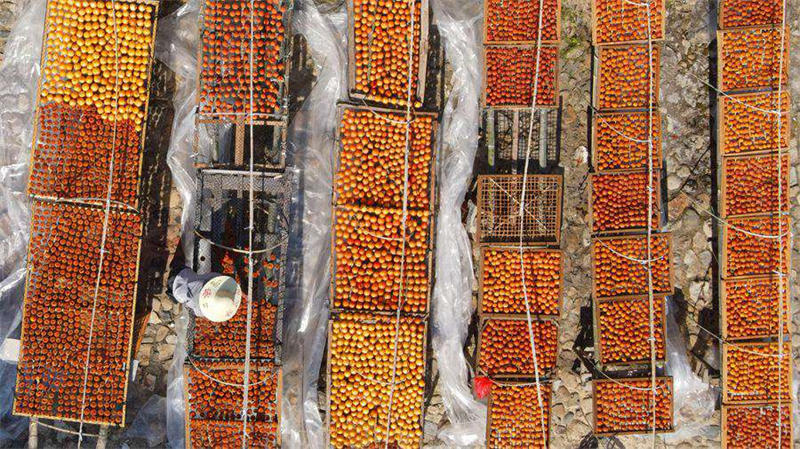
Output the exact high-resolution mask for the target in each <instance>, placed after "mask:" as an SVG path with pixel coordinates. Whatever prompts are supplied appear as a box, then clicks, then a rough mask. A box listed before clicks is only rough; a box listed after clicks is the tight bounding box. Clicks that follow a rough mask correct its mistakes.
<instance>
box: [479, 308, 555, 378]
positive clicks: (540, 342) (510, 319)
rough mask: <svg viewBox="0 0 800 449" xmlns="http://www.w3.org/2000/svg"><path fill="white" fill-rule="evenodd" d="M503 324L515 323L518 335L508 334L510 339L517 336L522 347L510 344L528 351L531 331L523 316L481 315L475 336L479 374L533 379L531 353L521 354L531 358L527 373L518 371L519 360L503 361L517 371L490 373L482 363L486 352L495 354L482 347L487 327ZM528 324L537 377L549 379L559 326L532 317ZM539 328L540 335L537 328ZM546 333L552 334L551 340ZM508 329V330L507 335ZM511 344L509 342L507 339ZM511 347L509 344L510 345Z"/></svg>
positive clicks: (534, 374)
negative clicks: (531, 326) (534, 346)
mask: <svg viewBox="0 0 800 449" xmlns="http://www.w3.org/2000/svg"><path fill="white" fill-rule="evenodd" d="M493 322H494V323H504V324H506V323H507V324H508V325H512V326H517V329H515V330H517V331H519V334H516V335H511V336H510V338H516V339H518V340H519V341H516V343H518V344H519V345H521V346H516V345H514V346H513V347H514V348H515V349H516V348H519V347H521V348H525V349H524V350H525V351H527V352H530V333H529V330H528V324H527V323H528V320H527V317H526V316H525V315H524V314H523V315H519V314H517V315H506V316H502V317H499V316H498V317H482V318H481V323H480V330H479V332H478V338H477V344H476V348H477V357H476V365H477V371H478V373H479V375H482V376H487V377H490V378H492V379H508V380H519V379H534V378H535V377H536V373H535V370H534V369H533V363H532V359H533V356H532V354H528V355H526V356H525V357H523V359H524V360H527V359H528V358H530V359H531V369H530V371H529V372H527V371H526V372H520V371H519V370H520V369H524V368H522V367H521V366H520V363H521V362H522V361H520V362H506V365H508V364H514V365H516V366H515V369H517V372H509V371H503V372H489V371H487V370H486V369H485V368H484V366H483V361H484V356H485V355H486V354H490V355H492V356H495V355H498V354H496V353H494V352H491V351H488V350H487V348H485V347H484V345H485V344H487V336H486V335H484V333H485V332H486V331H487V328H488V327H489V326H490V323H493ZM531 324H532V325H533V327H534V344H535V345H536V354H537V355H536V362H537V365H538V369H539V377H540V378H548V377H549V376H550V375H551V374H552V372H553V370H554V369H555V367H556V360H557V358H558V327H557V325H556V322H555V321H553V320H533V321H532V322H531ZM537 329H538V331H539V334H537V333H536V331H537ZM545 332H550V333H551V336H552V337H553V339H552V340H548V339H547V336H548V335H546V334H545ZM510 333H511V332H509V333H507V335H509V334H510ZM509 343H510V342H509ZM510 347H511V346H510ZM510 347H509V348H510Z"/></svg>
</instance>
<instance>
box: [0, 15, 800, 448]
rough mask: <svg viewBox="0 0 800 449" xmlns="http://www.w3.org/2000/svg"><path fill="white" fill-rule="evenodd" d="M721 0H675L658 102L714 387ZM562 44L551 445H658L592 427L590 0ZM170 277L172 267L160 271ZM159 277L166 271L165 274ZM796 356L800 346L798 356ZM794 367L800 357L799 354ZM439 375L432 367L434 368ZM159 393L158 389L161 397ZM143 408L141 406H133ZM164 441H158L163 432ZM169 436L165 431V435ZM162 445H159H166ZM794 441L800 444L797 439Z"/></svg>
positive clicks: (152, 328)
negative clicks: (558, 285) (588, 348)
mask: <svg viewBox="0 0 800 449" xmlns="http://www.w3.org/2000/svg"><path fill="white" fill-rule="evenodd" d="M22 3H24V0H0V58H2V47H3V44H4V43H5V39H6V37H7V35H8V32H9V30H10V29H11V27H12V26H13V22H14V18H15V16H16V13H17V12H18V8H19V5H20V4H22ZM715 3H716V2H710V1H701V0H687V1H680V2H678V1H670V2H667V9H668V16H667V20H668V22H667V33H666V39H665V41H664V47H665V50H664V58H663V60H662V66H661V69H662V79H661V82H662V85H661V86H662V89H661V91H662V97H661V105H662V106H661V108H662V113H664V115H665V121H664V125H665V128H664V129H665V133H664V148H663V152H664V154H665V156H666V166H667V174H668V176H667V179H666V184H667V189H668V201H669V224H668V226H667V228H666V229H667V230H668V231H671V232H672V233H673V235H674V248H673V254H674V257H673V259H674V260H673V263H674V265H675V274H676V279H675V281H676V289H677V294H676V295H675V298H674V300H673V304H674V311H673V312H674V315H675V317H676V320H677V322H678V328H679V334H680V335H678V336H677V337H679V338H680V339H682V340H684V341H685V342H686V343H685V344H686V345H687V346H688V348H689V350H688V352H687V353H688V361H689V365H690V367H691V369H692V371H693V372H695V373H696V374H697V375H698V376H699V378H700V379H702V380H704V381H706V382H708V383H710V384H712V385H717V384H718V379H717V374H718V373H717V370H716V369H717V368H718V367H719V361H718V355H717V354H718V353H719V351H718V342H717V341H716V340H715V339H713V338H710V337H709V335H708V333H706V332H704V331H702V330H701V328H700V326H702V327H705V328H707V329H709V330H711V331H712V332H715V333H718V331H717V329H718V327H717V324H716V323H717V319H718V318H717V317H718V312H717V310H716V309H715V307H716V303H717V301H716V299H715V298H714V297H713V294H714V293H713V292H714V289H712V284H713V281H714V278H713V276H714V274H713V269H712V267H713V266H714V264H715V262H716V258H717V254H715V252H714V249H713V247H712V243H713V241H714V238H715V237H716V230H715V227H716V226H717V224H718V223H717V222H716V220H714V219H713V218H712V217H711V215H710V214H709V211H710V208H711V205H712V204H713V202H714V195H715V194H714V192H712V185H713V183H712V177H713V176H715V173H714V172H713V171H712V167H711V163H712V161H713V160H715V157H716V155H715V151H716V150H715V148H714V147H713V145H712V144H713V142H714V139H713V136H712V131H711V129H712V128H711V125H713V120H714V117H713V115H712V111H711V110H710V104H712V101H713V98H714V97H715V94H714V93H713V91H711V90H710V89H709V88H708V87H707V86H706V85H705V84H704V83H703V81H705V80H708V79H709V65H710V62H713V59H714V57H715V49H714V48H713V47H712V46H711V43H712V41H713V38H714V33H715V29H716V15H715V11H714V9H715ZM798 3H800V2H798V1H797V0H794V1H792V2H790V13H789V15H788V17H797V16H798V14H800V5H799V4H798ZM562 8H563V11H562V19H563V20H562V44H561V71H560V86H561V96H562V98H563V102H564V103H563V123H562V131H563V134H562V141H561V148H562V151H561V158H562V166H563V168H564V175H565V195H564V228H563V245H562V247H563V249H564V251H565V254H566V255H567V260H566V266H565V287H566V288H565V297H564V309H563V316H562V318H561V321H560V336H559V348H560V349H559V350H560V353H559V357H558V368H557V371H556V374H555V377H556V378H557V380H556V381H555V382H554V388H553V391H554V399H553V407H552V410H551V413H552V447H553V448H576V447H596V446H594V445H595V444H597V443H599V444H600V446H601V447H616V448H622V447H624V448H630V449H632V448H639V447H641V448H645V447H651V441H650V440H649V438H648V437H642V436H625V437H619V438H613V439H602V440H601V441H599V442H597V441H594V440H593V438H592V437H591V433H592V418H593V416H592V399H591V389H590V384H589V382H588V380H589V378H590V375H589V373H588V371H587V369H586V368H585V366H583V365H582V364H581V363H580V362H579V361H578V359H577V356H576V354H575V352H574V351H573V346H574V345H575V343H576V340H578V339H579V334H580V333H581V330H582V325H581V316H580V313H579V311H580V310H581V308H585V307H588V306H589V305H590V301H591V296H590V294H591V278H590V274H591V269H590V254H589V242H590V238H589V237H590V235H589V229H588V227H587V224H588V199H587V174H588V164H587V161H588V159H589V157H590V154H589V150H588V139H587V136H588V130H587V127H588V123H587V121H588V120H587V118H588V114H587V111H588V108H589V104H590V84H591V70H592V69H591V68H592V64H591V62H592V61H591V58H592V52H591V47H590V37H591V33H590V19H591V18H590V9H589V2H588V1H586V0H563V1H562ZM791 26H792V33H791V45H792V48H794V49H800V23H798V22H797V21H792V22H791ZM791 54H792V62H793V64H792V70H793V73H794V74H795V75H797V72H798V70H800V51H793V52H791ZM790 87H791V92H792V96H793V99H794V102H793V111H792V117H793V121H792V126H793V132H792V140H791V145H792V150H793V151H792V173H791V196H792V209H791V214H792V217H793V219H794V234H795V235H800V204H798V202H797V198H798V193H799V191H800V188H799V187H798V182H797V180H798V177H800V160H799V159H798V157H797V148H798V142H800V137H798V136H800V125H799V124H798V121H799V120H798V119H799V118H800V116H798V105H799V104H800V95H799V94H800V76H794V77H793V78H792V80H791V84H790ZM162 193H164V196H163V203H162V204H161V205H160V206H161V209H160V214H161V215H160V216H161V218H162V219H163V220H164V221H165V227H166V231H165V236H164V237H163V238H162V237H159V240H158V241H157V242H154V243H153V245H154V247H157V248H159V249H160V251H161V252H160V253H159V255H158V256H157V257H156V258H155V259H156V260H157V261H158V263H159V264H160V265H161V266H162V267H165V266H166V264H167V262H168V260H169V258H170V255H171V254H173V252H174V250H175V248H176V246H177V243H178V238H179V236H178V227H179V218H180V210H181V205H180V198H179V197H178V195H177V192H175V191H174V190H172V191H169V190H168V189H167V191H166V192H162ZM793 250H794V251H793V265H792V267H793V270H792V275H793V276H794V278H795V279H797V275H798V271H799V270H800V254H799V253H800V239H795V240H794V246H793ZM162 274H163V272H162ZM157 282H161V286H162V287H163V284H164V282H165V279H163V276H161V278H159V279H158V280H157ZM792 298H793V304H792V306H793V309H792V310H793V311H795V313H794V314H793V316H792V319H793V323H794V329H796V330H797V329H800V304H798V303H797V302H798V298H800V287H798V284H797V283H796V282H795V283H793V285H792ZM150 299H152V312H151V313H150V316H149V319H148V323H147V327H146V330H145V333H144V338H143V341H142V344H141V346H140V348H139V352H138V354H137V355H136V359H137V360H138V364H139V368H138V371H137V375H136V380H135V382H134V383H135V385H134V387H133V388H132V389H131V391H132V394H133V395H135V396H136V397H137V398H138V402H139V403H144V401H145V400H146V399H148V398H149V397H151V396H152V395H153V394H156V395H161V396H163V395H164V394H165V390H166V377H167V370H168V369H169V367H170V365H171V363H172V356H173V352H174V349H175V342H176V335H175V332H174V329H173V326H174V318H175V317H176V316H177V315H178V313H179V312H180V306H179V305H178V304H175V303H174V302H173V301H172V300H171V299H169V298H168V297H167V296H166V295H165V294H164V293H163V288H160V289H153V291H152V293H151V294H150ZM792 341H793V346H794V347H797V346H800V334H798V333H795V334H793V335H792ZM795 354H797V353H796V352H795ZM795 357H797V355H796V356H795ZM795 362H796V363H795V366H797V365H798V363H797V362H798V361H797V360H795ZM434 378H435V376H434ZM155 398H156V399H157V396H156V397H155ZM131 416H134V413H131ZM446 422H447V419H446V415H445V414H444V408H443V406H442V404H441V398H440V397H439V396H438V394H435V393H434V395H433V397H432V398H430V401H429V404H428V406H427V409H426V420H425V447H426V448H439V447H443V445H441V443H439V442H437V440H436V433H437V431H438V429H439V428H440V426H442V425H444V424H446ZM695 424H696V425H697V426H696V428H697V429H699V430H698V431H697V435H696V436H694V437H692V438H685V437H682V436H680V435H678V436H673V437H667V438H666V439H665V438H662V437H659V438H658V440H657V444H656V447H670V448H681V449H682V448H704V447H709V448H710V447H719V446H720V429H719V413H718V412H716V413H714V414H713V415H712V416H711V417H709V418H708V419H707V420H706V421H705V422H700V423H695ZM45 435H47V436H46V438H44V443H45V444H44V445H45V446H49V447H62V446H63V444H64V442H65V441H67V440H66V439H65V438H66V437H65V436H64V435H63V434H53V433H52V432H50V433H47V432H45ZM156 439H157V438H156ZM112 441H115V442H117V445H119V444H120V443H119V442H121V441H128V444H129V445H130V447H140V445H142V446H143V445H145V442H144V439H142V438H139V439H136V438H129V436H128V437H126V436H125V435H124V433H123V431H118V432H114V434H113V435H112ZM162 441H163V439H162ZM159 444H160V442H159ZM796 447H798V445H797V444H796Z"/></svg>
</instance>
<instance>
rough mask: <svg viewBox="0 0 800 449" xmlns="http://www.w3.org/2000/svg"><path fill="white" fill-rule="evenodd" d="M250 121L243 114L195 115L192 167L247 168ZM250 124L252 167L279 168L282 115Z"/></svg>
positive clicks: (282, 147)
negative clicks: (215, 116)
mask: <svg viewBox="0 0 800 449" xmlns="http://www.w3.org/2000/svg"><path fill="white" fill-rule="evenodd" d="M250 124H251V121H250V120H248V119H246V118H245V117H236V118H235V119H233V120H228V119H224V120H220V119H215V118H202V117H198V118H197V120H196V125H197V132H195V140H194V148H193V157H194V161H195V164H194V165H195V167H196V168H199V169H204V168H221V169H241V170H249V168H250V164H249V161H250V126H251V125H250ZM252 126H253V149H254V150H255V151H254V154H253V168H254V169H256V170H269V171H282V170H283V169H284V168H285V167H286V146H287V139H288V123H287V120H286V118H285V117H284V118H281V119H278V120H261V119H255V120H252Z"/></svg>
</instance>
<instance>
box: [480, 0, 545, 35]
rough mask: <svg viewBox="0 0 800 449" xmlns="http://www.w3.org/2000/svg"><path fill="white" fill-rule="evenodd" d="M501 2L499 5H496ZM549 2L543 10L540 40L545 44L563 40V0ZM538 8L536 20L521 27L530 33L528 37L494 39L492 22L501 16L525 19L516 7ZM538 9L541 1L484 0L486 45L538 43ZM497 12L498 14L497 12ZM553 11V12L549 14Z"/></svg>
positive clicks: (517, 19)
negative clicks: (491, 32)
mask: <svg viewBox="0 0 800 449" xmlns="http://www.w3.org/2000/svg"><path fill="white" fill-rule="evenodd" d="M497 3H499V5H496V6H495V4H497ZM548 3H549V4H546V5H545V8H544V11H545V12H542V14H541V15H542V22H543V26H542V38H541V40H540V42H541V43H543V44H555V43H558V42H560V41H561V0H550V1H549V2H548ZM495 7H499V8H500V9H499V11H495V10H494V8H495ZM525 7H528V8H536V9H537V13H536V14H535V15H533V18H534V20H533V21H532V22H531V23H529V24H525V23H523V24H522V25H521V26H520V28H521V29H527V31H526V33H527V34H528V38H527V39H526V38H524V37H523V38H502V37H497V38H495V39H492V37H493V36H490V31H489V28H490V27H492V24H493V23H494V21H495V20H497V19H498V18H499V17H502V18H504V19H507V20H508V19H510V20H516V21H520V20H524V18H522V17H521V16H520V15H517V14H516V11H517V10H516V9H515V8H525ZM550 8H551V9H550ZM538 9H539V2H538V1H536V2H530V1H527V0H483V11H484V17H485V18H484V26H483V44H484V45H495V44H513V45H525V44H536V42H537V40H538V31H537V30H538V27H539V23H538V16H539V14H538ZM495 12H497V14H495ZM549 13H552V14H549Z"/></svg>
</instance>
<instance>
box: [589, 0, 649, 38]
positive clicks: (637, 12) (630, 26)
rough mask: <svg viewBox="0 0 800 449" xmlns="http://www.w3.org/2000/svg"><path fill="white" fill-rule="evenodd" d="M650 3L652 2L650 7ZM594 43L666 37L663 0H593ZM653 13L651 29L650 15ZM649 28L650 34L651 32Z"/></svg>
mask: <svg viewBox="0 0 800 449" xmlns="http://www.w3.org/2000/svg"><path fill="white" fill-rule="evenodd" d="M647 3H649V4H650V8H649V10H648V7H647ZM593 12H594V17H593V19H594V22H595V26H594V43H595V44H596V45H599V44H611V43H621V42H634V41H647V40H648V39H651V40H660V39H663V38H664V15H665V9H664V1H663V0H645V1H637V2H630V1H626V0H595V1H594V9H593ZM648 13H649V17H650V28H649V30H648V26H647V18H648ZM648 32H649V36H648Z"/></svg>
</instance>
